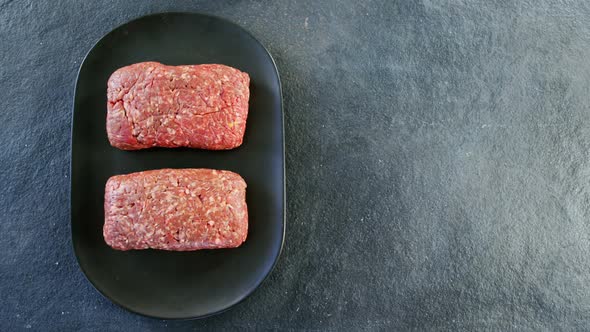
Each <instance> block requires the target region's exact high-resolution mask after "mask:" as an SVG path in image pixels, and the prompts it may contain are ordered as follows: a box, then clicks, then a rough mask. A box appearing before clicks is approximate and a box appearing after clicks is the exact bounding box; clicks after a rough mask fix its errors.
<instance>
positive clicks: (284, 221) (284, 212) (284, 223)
mask: <svg viewBox="0 0 590 332" xmlns="http://www.w3.org/2000/svg"><path fill="white" fill-rule="evenodd" d="M166 15H184V16H201V17H206V18H210V19H216V20H219V21H222V22H224V23H225V24H229V25H232V26H234V27H236V28H238V29H240V30H242V31H243V32H245V33H246V35H248V36H249V37H250V38H252V39H253V40H254V41H255V42H256V43H258V44H259V45H260V46H261V47H262V49H263V50H264V51H265V53H266V55H267V56H268V58H269V59H270V62H271V63H272V65H273V67H274V70H275V73H276V77H277V83H278V88H279V106H280V112H281V116H280V120H281V126H280V130H281V136H282V138H283V140H282V144H281V155H282V160H283V167H282V178H283V185H282V187H283V190H282V193H283V199H282V202H283V209H282V218H281V219H282V226H283V232H282V234H281V243H280V246H279V250H278V253H277V255H276V257H275V259H274V261H273V263H272V266H271V267H270V269H269V270H268V272H267V273H266V275H265V276H264V277H263V278H262V279H261V280H260V282H259V283H258V284H256V285H255V286H254V287H253V288H252V289H250V290H249V291H248V292H246V293H245V294H244V295H243V296H241V297H240V298H238V299H237V300H236V301H234V302H233V303H230V304H229V305H228V306H226V307H224V308H222V309H219V310H217V311H214V312H210V313H207V314H203V315H199V316H187V317H164V316H158V315H151V314H147V313H143V312H139V311H137V310H134V309H132V308H130V307H128V306H126V305H125V304H123V303H120V302H119V301H116V300H114V299H113V298H111V297H109V296H107V295H106V294H105V293H104V292H103V291H101V290H100V289H99V288H98V287H97V286H96V284H95V283H94V282H93V281H92V280H91V279H90V278H89V276H88V273H87V272H86V271H85V270H84V268H83V267H82V264H81V263H80V258H79V256H78V252H77V251H76V248H75V245H74V234H73V222H72V220H73V216H72V211H73V205H72V187H73V177H72V174H73V172H72V170H73V164H74V148H73V141H74V123H75V121H74V119H75V114H76V96H77V92H78V82H79V79H80V72H81V71H82V68H83V67H84V64H85V63H86V60H87V59H88V56H89V55H90V53H92V51H93V50H94V49H95V48H96V46H97V45H98V44H99V43H100V42H101V41H103V40H104V39H105V38H107V37H108V36H109V35H111V34H112V33H113V32H115V31H117V30H119V29H121V28H123V27H125V26H126V25H128V24H131V23H134V22H136V21H140V20H142V19H146V18H149V17H156V16H166ZM71 117H72V118H71V121H70V169H69V170H70V175H69V176H70V181H69V182H70V186H69V189H70V193H69V195H68V199H69V204H68V205H69V208H70V213H69V216H70V222H69V227H70V239H71V249H72V251H73V252H74V256H75V257H76V263H77V264H78V268H79V269H80V270H81V271H82V274H83V275H84V278H86V280H87V281H88V282H89V283H90V284H91V285H92V287H93V288H94V289H95V290H96V291H97V292H98V293H99V294H101V295H102V296H103V297H104V298H106V299H108V300H109V301H111V302H112V303H114V304H116V305H117V306H119V307H120V308H123V309H125V310H127V311H129V312H132V313H134V314H137V315H140V316H143V317H148V318H153V319H164V320H175V321H187V320H197V319H203V318H207V317H211V316H215V315H218V314H221V313H224V312H226V311H228V310H230V309H231V308H233V307H235V306H237V305H238V304H240V303H242V302H244V300H245V299H247V298H248V297H250V295H252V294H253V293H254V292H255V291H256V290H257V289H258V288H259V287H260V286H261V285H262V284H263V283H264V282H265V281H266V280H267V279H268V277H269V276H270V274H271V273H272V272H273V271H274V269H275V268H276V266H277V263H278V261H279V258H280V256H281V254H282V252H283V247H284V243H285V234H286V228H287V189H286V188H287V178H286V164H287V160H286V158H285V112H284V107H283V87H282V83H281V77H280V75H279V70H278V68H277V64H276V61H275V59H274V58H273V57H272V54H271V53H270V52H269V50H268V49H267V48H266V46H264V44H262V43H261V42H260V41H259V40H258V39H257V38H256V37H255V36H254V35H253V34H252V33H251V32H250V31H248V30H247V29H245V28H243V27H242V26H241V25H239V24H237V23H235V22H233V21H231V20H230V19H227V18H224V17H221V16H217V15H213V14H209V13H205V12H200V11H165V12H156V13H150V14H146V15H142V16H138V17H136V18H132V19H130V20H129V21H126V22H125V23H122V24H119V25H117V26H115V27H114V28H112V29H111V30H110V31H108V32H107V33H105V34H104V35H103V36H102V37H100V38H99V39H98V40H96V41H95V42H94V43H92V46H91V47H90V49H89V50H88V52H86V54H85V55H84V58H83V59H82V61H81V62H80V67H79V68H78V72H77V73H76V84H75V85H74V94H73V96H72V115H71Z"/></svg>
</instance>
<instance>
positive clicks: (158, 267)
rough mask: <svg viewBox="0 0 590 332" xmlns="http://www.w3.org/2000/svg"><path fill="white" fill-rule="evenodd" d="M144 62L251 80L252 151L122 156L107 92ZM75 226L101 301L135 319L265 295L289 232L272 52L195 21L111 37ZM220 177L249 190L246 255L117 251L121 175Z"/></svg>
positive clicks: (92, 112)
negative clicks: (109, 120)
mask: <svg viewBox="0 0 590 332" xmlns="http://www.w3.org/2000/svg"><path fill="white" fill-rule="evenodd" d="M142 61H159V62H162V63H164V64H168V65H181V64H200V63H220V64H225V65H229V66H232V67H235V68H238V69H240V70H242V71H244V72H247V73H248V74H250V77H251V85H250V91H251V95H250V109H249V114H248V122H247V127H246V134H245V137H244V143H243V145H242V146H241V147H240V148H238V149H235V150H230V151H205V150H191V149H149V150H142V151H120V150H117V149H115V148H112V147H111V146H110V145H109V143H108V140H107V136H106V129H105V120H106V86H107V80H108V78H109V76H110V74H111V73H112V72H114V71H115V70H116V69H117V68H120V67H123V66H126V65H129V64H132V63H136V62H142ZM73 113H74V114H73V124H72V165H71V180H72V182H71V223H72V241H73V245H74V251H75V253H76V257H77V258H78V262H79V264H80V267H81V269H82V271H84V273H85V274H86V276H87V278H88V280H90V282H91V283H92V284H93V285H94V286H95V287H96V289H97V290H98V291H100V293H102V294H103V295H104V296H106V297H107V298H109V299H111V300H112V301H113V302H115V303H117V304H119V305H121V306H122V307H124V308H126V309H128V310H131V311H133V312H136V313H139V314H142V315H146V316H152V317H157V318H164V319H187V318H200V317H205V316H208V315H212V314H215V313H219V312H222V311H224V310H226V309H228V308H229V307H231V306H232V305H234V304H236V303H238V302H240V301H241V300H243V299H244V298H245V297H246V296H248V295H249V294H250V293H252V292H253V291H254V289H256V288H257V287H258V286H259V285H260V283H262V281H263V280H264V278H265V277H266V276H267V275H268V274H269V272H270V271H271V269H272V268H273V266H274V264H275V263H276V261H277V259H278V257H279V254H280V251H281V248H282V244H283V238H284V230H285V172H284V169H285V158H284V135H283V110H282V97H281V85H280V81H279V76H278V73H277V69H276V66H275V64H274V61H273V59H272V57H271V56H270V54H269V53H268V52H267V51H266V49H265V48H264V47H263V46H262V45H261V44H260V43H259V42H258V41H257V40H256V39H255V38H254V37H252V35H250V34H249V33H248V32H246V31H245V30H243V29H242V28H240V27H239V26H237V25H236V24H233V23H231V22H229V21H226V20H224V19H220V18H217V17H212V16H208V15H203V14H196V13H165V14H156V15H150V16H145V17H142V18H139V19H136V20H134V21H131V22H129V23H127V24H124V25H122V26H120V27H118V28H116V29H115V30H113V31H112V32H110V33H109V34H107V35H106V36H105V37H103V38H102V39H101V40H100V41H99V42H98V43H97V44H96V45H95V46H94V47H93V48H92V50H91V51H90V52H89V53H88V55H87V56H86V59H85V60H84V62H83V64H82V66H81V68H80V72H79V74H78V81H77V84H76V93H75V99H74V112H73ZM167 167H170V168H215V169H226V170H231V171H234V172H237V173H239V174H240V175H242V177H244V179H245V180H246V182H247V184H248V189H247V197H246V199H247V203H248V212H249V232H248V239H247V240H246V242H245V243H244V244H243V245H242V246H241V247H239V248H237V249H220V250H202V251H194V252H167V251H157V250H143V251H129V252H122V251H116V250H113V249H111V248H110V247H108V246H107V245H106V244H105V242H104V240H103V237H102V225H103V222H104V211H103V196H104V186H105V183H106V181H107V179H108V178H109V177H110V176H112V175H115V174H125V173H131V172H136V171H143V170H149V169H159V168H167Z"/></svg>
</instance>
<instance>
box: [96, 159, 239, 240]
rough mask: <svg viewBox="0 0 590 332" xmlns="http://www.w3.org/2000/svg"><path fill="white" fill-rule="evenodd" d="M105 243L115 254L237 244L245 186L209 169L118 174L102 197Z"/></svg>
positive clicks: (229, 175)
mask: <svg viewBox="0 0 590 332" xmlns="http://www.w3.org/2000/svg"><path fill="white" fill-rule="evenodd" d="M104 211H105V223H104V228H103V235H104V239H105V241H106V243H107V244H108V245H109V246H111V247H113V248H115V249H119V250H130V249H148V248H153V249H163V250H178V251H185V250H197V249H213V248H234V247H238V246H240V245H241V244H242V243H243V242H244V241H245V240H246V236H247V233H248V208H247V206H246V182H245V181H244V180H243V179H242V177H241V176H239V175H238V174H236V173H233V172H230V171H218V170H211V169H161V170H153V171H145V172H138V173H131V174H127V175H116V176H113V177H111V178H110V179H109V180H108V181H107V184H106V188H105V197H104Z"/></svg>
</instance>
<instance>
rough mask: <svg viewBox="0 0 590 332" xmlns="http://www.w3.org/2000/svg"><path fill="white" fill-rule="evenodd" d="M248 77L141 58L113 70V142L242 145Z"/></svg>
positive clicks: (126, 146)
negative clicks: (167, 64) (131, 63)
mask: <svg viewBox="0 0 590 332" xmlns="http://www.w3.org/2000/svg"><path fill="white" fill-rule="evenodd" d="M249 84H250V76H248V74H246V73H244V72H241V71H239V70H237V69H235V68H232V67H228V66H224V65H217V64H206V65H186V66H166V65H163V64H160V63H157V62H142V63H137V64H133V65H130V66H127V67H123V68H120V69H118V70H117V71H115V72H114V73H113V74H112V75H111V77H110V78H109V81H108V84H107V99H108V101H107V134H108V138H109V141H110V143H111V145H112V146H114V147H117V148H119V149H123V150H138V149H145V148H150V147H155V146H160V147H169V148H171V147H181V146H184V147H191V148H200V149H208V150H227V149H233V148H235V147H238V146H240V145H241V144H242V140H243V137H244V131H245V130H246V118H247V116H248V99H249V98H250V89H249Z"/></svg>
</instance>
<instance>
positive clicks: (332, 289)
mask: <svg viewBox="0 0 590 332" xmlns="http://www.w3.org/2000/svg"><path fill="white" fill-rule="evenodd" d="M492 2H493V3H496V4H491V3H492ZM363 3H364V4H357V2H356V1H346V2H345V1H342V2H338V3H337V2H336V1H332V2H319V1H317V2H316V1H297V2H295V1H291V2H280V3H279V2H272V3H270V2H252V1H224V2H221V1H219V2H213V1H197V2H188V1H176V2H174V3H172V2H168V1H140V0H137V1H125V2H123V1H120V2H107V1H74V0H71V1H46V2H41V1H7V0H4V1H2V2H1V4H0V64H2V66H1V69H0V84H1V86H2V89H1V90H0V100H1V102H2V109H3V110H2V112H1V113H0V123H2V129H1V130H0V139H1V141H2V142H3V147H2V148H1V149H0V170H1V173H0V184H1V185H2V189H3V191H2V196H1V198H0V216H1V223H0V227H1V228H0V231H1V232H2V240H1V241H0V250H1V252H2V255H1V256H0V264H1V265H0V268H1V270H0V294H1V297H2V306H1V309H0V324H1V326H0V329H1V330H19V329H23V330H26V329H31V330H64V329H66V328H75V329H88V330H99V329H102V330H104V329H108V330H130V329H145V330H160V329H164V328H165V327H181V328H187V327H191V328H194V329H201V328H206V329H222V328H223V329H230V330H235V329H247V330H257V329H262V328H283V329H287V328H289V329H329V330H337V329H339V328H347V329H361V328H365V329H371V330H380V329H386V328H388V327H396V328H398V329H407V328H415V329H420V330H430V329H473V328H490V329H519V330H539V329H550V330H554V329H558V328H563V329H575V328H579V329H582V328H586V327H587V326H588V325H589V324H590V258H589V257H588V256H589V253H590V242H589V241H588V236H589V234H590V226H589V221H588V216H589V214H590V205H589V202H590V185H589V183H588V181H590V164H589V157H590V156H589V148H590V132H589V131H590V99H589V98H590V71H589V70H590V63H589V60H588V59H589V58H590V54H589V53H590V30H589V27H590V7H589V5H588V4H587V2H586V1H549V0H547V1H518V2H517V1H514V2H510V1H484V0H479V1H475V0H474V1H450V0H449V1H421V2H420V1H406V2H399V3H397V4H396V3H391V2H389V1H382V2H380V1H365V2H363ZM516 3H518V4H516ZM169 10H192V11H204V12H207V13H212V14H216V15H220V16H223V17H226V18H229V19H231V20H233V21H235V22H237V23H239V24H241V25H242V26H244V27H245V28H246V29H248V30H250V31H251V32H252V33H253V34H254V35H255V36H257V37H258V39H259V40H260V41H261V42H262V43H263V44H265V45H266V46H267V47H268V49H269V50H270V52H271V53H272V54H273V55H274V57H275V59H276V61H277V65H278V68H279V72H280V74H281V78H282V80H283V89H284V101H285V121H286V123H285V125H286V128H285V129H286V140H287V210H288V212H287V235H286V242H285V248H284V251H283V255H282V257H281V259H280V261H279V264H278V265H277V267H276V269H275V270H274V271H273V273H272V274H271V276H270V277H269V279H268V280H267V281H266V282H265V283H264V284H263V285H262V287H261V288H260V289H259V290H258V291H256V292H255V293H254V294H253V295H252V296H251V297H250V298H248V299H247V300H246V301H245V302H243V303H242V304H240V305H239V306H237V307H235V308H234V309H232V310H231V311H229V312H226V313H224V314H221V315H219V316H216V317H213V318H209V319H206V320H202V321H188V322H166V321H158V320H153V319H149V318H144V317H139V316H135V315H133V314H130V313H128V312H126V311H124V310H122V309H120V308H119V307H117V306H115V305H113V304H111V303H110V302H109V301H108V300H106V299H104V298H102V297H101V296H100V295H99V294H98V293H97V292H96V291H95V290H94V289H93V288H92V286H91V285H90V284H89V283H88V282H87V281H86V280H85V278H84V276H83V275H82V273H81V272H80V271H79V269H78V266H77V264H76V262H75V259H74V256H73V253H72V250H71V239H70V228H69V208H68V190H69V140H70V116H71V105H72V103H71V101H72V95H73V91H74V83H75V78H76V73H77V69H78V67H79V65H80V62H81V61H82V59H83V57H84V54H85V53H86V52H87V51H88V50H89V49H90V48H91V46H92V45H93V43H94V42H95V41H96V40H97V39H99V38H100V37H101V36H102V35H104V34H105V33H107V32H108V31H110V30H111V29H112V28H114V27H115V26H117V25H119V24H121V23H124V22H126V21H128V20H130V19H132V18H135V17H138V16H141V15H143V14H147V13H152V12H159V11H169Z"/></svg>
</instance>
